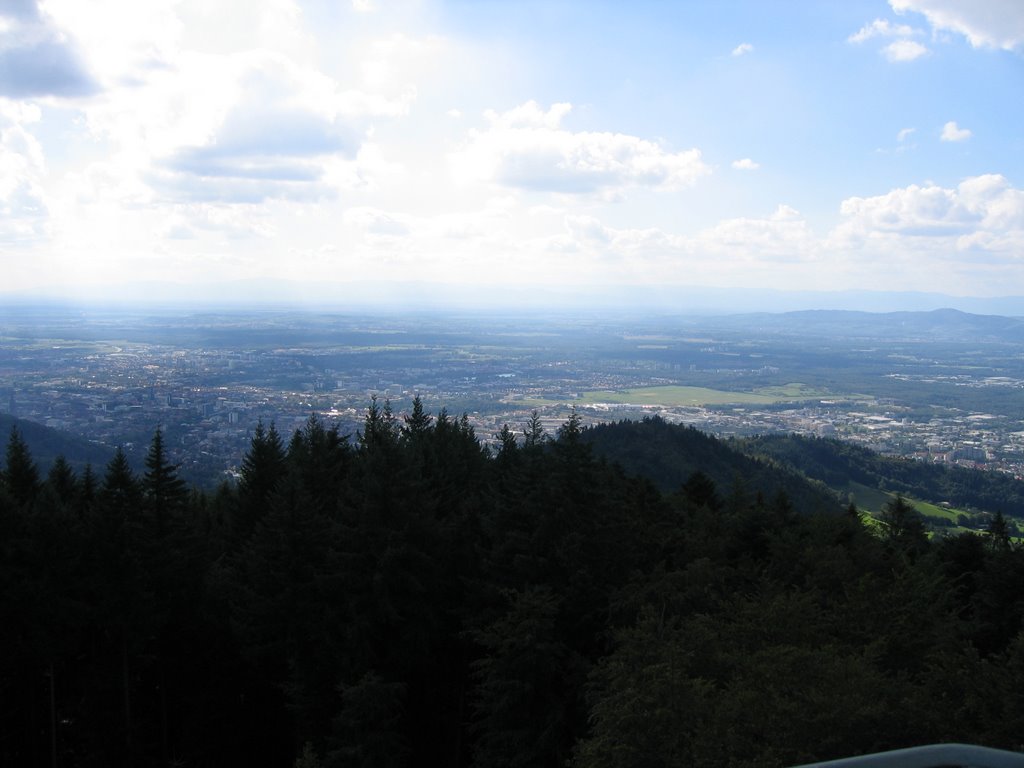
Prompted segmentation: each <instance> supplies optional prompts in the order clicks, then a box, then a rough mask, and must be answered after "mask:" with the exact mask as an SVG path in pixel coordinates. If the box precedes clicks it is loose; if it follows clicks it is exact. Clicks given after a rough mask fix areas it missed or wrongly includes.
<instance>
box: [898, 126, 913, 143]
mask: <svg viewBox="0 0 1024 768" xmlns="http://www.w3.org/2000/svg"><path fill="white" fill-rule="evenodd" d="M916 130H917V129H916V128H903V129H902V130H900V132H899V133H897V134H896V141H898V142H900V143H901V144H902V143H903V142H904V141H906V140H907V139H909V138H910V137H911V136H912V135H913V134H914V132H915V131H916Z"/></svg>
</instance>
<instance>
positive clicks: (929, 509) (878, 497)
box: [845, 481, 971, 534]
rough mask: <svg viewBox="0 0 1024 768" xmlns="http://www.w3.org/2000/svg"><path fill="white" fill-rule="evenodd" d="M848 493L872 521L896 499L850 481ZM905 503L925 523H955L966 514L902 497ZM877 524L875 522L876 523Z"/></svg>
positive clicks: (954, 530) (960, 530)
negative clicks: (936, 519)
mask: <svg viewBox="0 0 1024 768" xmlns="http://www.w3.org/2000/svg"><path fill="white" fill-rule="evenodd" d="M845 490H846V491H847V492H848V493H850V494H852V496H853V502H854V504H856V505H857V509H859V510H861V511H862V512H867V513H868V515H869V516H871V518H872V519H874V518H875V517H877V516H878V515H880V514H881V512H882V507H883V506H885V505H886V504H888V503H889V502H890V501H892V500H893V499H895V498H896V496H897V494H895V493H890V492H888V491H881V490H879V489H878V488H871V487H870V486H867V485H861V484H860V483H855V482H853V481H851V482H850V483H849V484H847V486H846V489H845ZM903 498H904V499H905V500H906V501H907V502H909V503H910V504H912V505H913V506H914V509H916V510H917V511H918V512H920V513H921V515H923V516H924V518H925V520H926V521H927V520H928V519H929V518H932V519H935V518H939V519H942V520H950V521H952V522H954V523H955V522H956V518H957V515H961V514H967V513H966V511H965V510H962V509H955V508H953V507H940V506H939V505H938V504H932V503H930V502H927V501H920V500H919V499H915V498H912V497H910V496H906V495H904V497H903ZM876 522H877V521H876ZM941 530H944V531H947V532H949V533H950V534H957V533H963V532H965V531H969V530H971V529H969V528H963V527H961V526H959V525H955V526H953V527H943V528H942V529H941Z"/></svg>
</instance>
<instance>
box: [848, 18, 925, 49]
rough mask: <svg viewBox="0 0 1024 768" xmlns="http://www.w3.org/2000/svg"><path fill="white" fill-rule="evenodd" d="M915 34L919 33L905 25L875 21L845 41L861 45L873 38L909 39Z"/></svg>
mask: <svg viewBox="0 0 1024 768" xmlns="http://www.w3.org/2000/svg"><path fill="white" fill-rule="evenodd" d="M915 34H920V33H919V32H918V30H915V29H914V28H913V27H909V26H907V25H906V24H892V23H890V22H889V20H888V19H875V20H874V21H872V22H871V23H870V24H865V25H864V26H863V27H861V28H860V29H859V30H858V31H856V32H854V33H853V34H852V35H850V36H849V37H848V38H846V39H847V42H850V43H863V42H864V41H866V40H870V39H871V38H873V37H910V36H912V35H915Z"/></svg>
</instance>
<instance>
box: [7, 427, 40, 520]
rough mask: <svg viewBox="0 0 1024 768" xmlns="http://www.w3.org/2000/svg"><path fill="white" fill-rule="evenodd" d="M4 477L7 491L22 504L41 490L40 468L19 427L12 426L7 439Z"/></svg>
mask: <svg viewBox="0 0 1024 768" xmlns="http://www.w3.org/2000/svg"><path fill="white" fill-rule="evenodd" d="M2 478H3V482H4V485H5V486H6V487H7V492H8V493H9V494H10V495H11V497H12V498H13V499H14V500H15V502H17V503H18V504H21V505H26V504H28V503H29V502H31V501H32V499H33V498H35V495H36V492H37V491H38V490H39V470H38V469H36V465H35V462H34V461H32V456H31V454H30V453H29V450H28V445H26V443H25V440H24V439H23V438H22V436H21V432H20V431H19V430H18V428H17V427H11V435H10V438H8V440H7V469H6V470H5V471H4V472H3V475H2Z"/></svg>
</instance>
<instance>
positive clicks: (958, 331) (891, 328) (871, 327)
mask: <svg viewBox="0 0 1024 768" xmlns="http://www.w3.org/2000/svg"><path fill="white" fill-rule="evenodd" d="M702 326H703V327H710V328H721V329H732V330H750V329H757V330H758V331H761V332H769V333H777V334H783V335H793V336H802V337H808V336H821V337H831V338H847V339H856V338H864V339H877V340H885V341H895V340H920V341H929V340H931V341H983V340H987V341H1006V342H1017V343H1022V344H1024V317H1005V316H1001V315H979V314H971V313H968V312H962V311H960V310H957V309H950V308H948V307H947V308H943V309H935V310H932V311H930V312H883V313H875V312H855V311H849V310H804V311H799V312H784V313H780V314H771V313H756V314H743V315H726V316H722V317H716V318H713V319H710V320H708V321H706V322H703V323H702Z"/></svg>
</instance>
